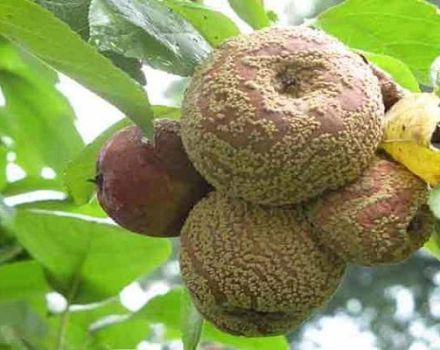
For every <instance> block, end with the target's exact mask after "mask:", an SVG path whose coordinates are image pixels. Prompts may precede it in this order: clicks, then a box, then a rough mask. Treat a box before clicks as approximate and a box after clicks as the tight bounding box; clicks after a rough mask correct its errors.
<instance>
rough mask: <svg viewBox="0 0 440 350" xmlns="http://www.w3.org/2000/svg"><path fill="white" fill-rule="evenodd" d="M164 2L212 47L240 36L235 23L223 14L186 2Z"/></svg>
mask: <svg viewBox="0 0 440 350" xmlns="http://www.w3.org/2000/svg"><path fill="white" fill-rule="evenodd" d="M162 1H163V3H164V4H165V5H166V6H168V7H169V8H171V9H173V10H174V11H176V13H178V14H179V15H181V16H182V17H184V18H185V19H186V20H187V21H188V22H190V23H191V24H192V25H193V26H194V28H196V29H197V30H198V31H199V32H200V34H202V36H203V37H204V38H205V39H206V41H208V43H210V44H211V45H212V46H218V45H220V44H221V43H222V42H224V41H225V40H226V39H228V38H230V37H233V36H236V35H238V34H240V31H239V29H238V28H237V26H236V25H235V23H234V22H233V21H232V20H231V19H229V18H228V17H226V16H225V15H224V14H222V13H221V12H218V11H214V10H211V9H210V8H209V7H206V6H203V5H201V4H197V3H194V2H188V1H184V0H183V1H182V0H162Z"/></svg>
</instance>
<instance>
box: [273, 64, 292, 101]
mask: <svg viewBox="0 0 440 350" xmlns="http://www.w3.org/2000/svg"><path fill="white" fill-rule="evenodd" d="M273 85H274V87H275V90H276V91H278V92H279V93H281V94H288V95H293V96H296V95H297V92H298V79H297V77H296V76H295V74H294V73H293V72H292V71H291V70H289V69H287V70H285V71H282V72H280V73H278V74H277V75H276V76H275V81H274V84H273Z"/></svg>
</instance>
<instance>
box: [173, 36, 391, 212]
mask: <svg viewBox="0 0 440 350" xmlns="http://www.w3.org/2000/svg"><path fill="white" fill-rule="evenodd" d="M383 113H384V111H383V103H382V97H381V92H380V88H379V84H378V81H377V78H376V77H375V76H374V75H373V73H372V71H371V69H370V67H369V66H368V65H367V64H366V63H365V62H364V61H363V60H362V58H361V57H359V56H358V55H357V54H354V53H352V52H350V51H349V50H348V49H347V48H346V47H345V46H344V45H342V44H341V43H340V42H339V41H337V40H336V39H334V38H332V37H330V36H328V35H326V34H324V33H323V32H320V31H317V30H313V29H310V28H306V27H291V28H270V29H265V30H261V31H258V32H255V33H253V34H251V35H249V36H240V37H236V38H234V39H232V40H230V41H228V42H227V43H225V44H224V45H223V46H222V47H221V48H220V49H218V50H216V51H215V52H214V54H213V56H212V57H211V58H210V59H209V60H208V61H207V62H206V63H205V64H203V65H202V66H201V67H200V68H199V69H198V70H197V72H196V73H195V76H194V77H193V79H192V82H191V84H190V86H189V88H188V89H187V91H186V94H185V98H184V102H183V116H182V139H183V142H184V145H185V148H186V150H187V152H188V155H189V157H190V159H191V160H192V162H193V163H194V165H195V167H196V168H197V169H198V170H199V171H200V173H201V174H202V175H203V176H204V177H205V178H206V179H207V180H208V182H210V183H211V184H213V185H214V186H215V187H216V188H217V189H220V190H222V191H224V192H226V193H227V194H229V195H231V196H234V197H240V198H243V199H245V200H248V201H251V202H254V203H260V204H266V205H283V204H292V203H297V202H300V201H303V200H305V199H308V198H310V197H313V196H316V195H318V194H320V193H321V192H323V191H324V190H326V189H328V188H332V189H334V188H338V187H340V186H342V185H344V184H345V183H347V182H348V181H351V180H353V179H355V178H356V177H357V176H359V175H360V174H361V173H362V171H363V170H365V168H366V167H367V165H368V164H369V163H370V162H371V159H372V157H373V154H374V152H375V150H376V147H377V146H378V144H379V141H380V140H381V136H382V118H383Z"/></svg>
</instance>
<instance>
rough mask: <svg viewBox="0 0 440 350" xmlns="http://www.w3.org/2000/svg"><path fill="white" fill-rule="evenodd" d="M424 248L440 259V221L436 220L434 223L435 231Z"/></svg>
mask: <svg viewBox="0 0 440 350" xmlns="http://www.w3.org/2000/svg"><path fill="white" fill-rule="evenodd" d="M424 248H425V249H426V250H427V251H428V252H429V253H430V254H431V255H432V256H434V257H435V258H437V259H438V260H440V221H439V220H436V222H435V225H434V232H433V233H432V235H431V237H430V239H429V241H428V242H426V243H425V245H424Z"/></svg>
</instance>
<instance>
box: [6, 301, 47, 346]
mask: <svg viewBox="0 0 440 350" xmlns="http://www.w3.org/2000/svg"><path fill="white" fill-rule="evenodd" d="M46 331H47V327H46V324H45V323H44V321H43V320H42V318H41V317H40V316H39V315H38V314H36V313H35V312H34V311H33V310H32V308H31V307H30V306H29V304H27V303H25V302H24V301H12V302H6V303H0V345H2V344H3V345H11V346H12V347H11V350H18V349H19V350H22V349H23V350H28V349H40V346H39V344H41V341H42V338H43V337H44V335H45V334H46Z"/></svg>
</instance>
